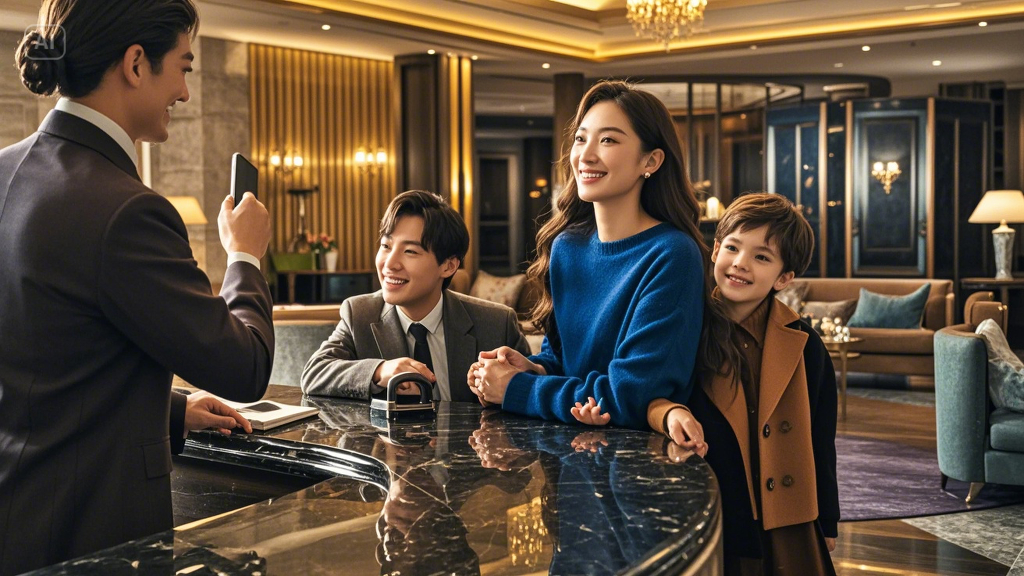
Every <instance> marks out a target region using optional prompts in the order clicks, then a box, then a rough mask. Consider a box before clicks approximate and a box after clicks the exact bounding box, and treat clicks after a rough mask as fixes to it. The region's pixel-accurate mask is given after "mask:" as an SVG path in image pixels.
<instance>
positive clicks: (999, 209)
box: [967, 190, 1024, 280]
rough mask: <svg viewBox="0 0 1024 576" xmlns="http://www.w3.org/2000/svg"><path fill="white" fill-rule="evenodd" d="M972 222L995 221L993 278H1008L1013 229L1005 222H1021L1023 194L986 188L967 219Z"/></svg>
mask: <svg viewBox="0 0 1024 576" xmlns="http://www.w3.org/2000/svg"><path fill="white" fill-rule="evenodd" d="M967 221H968V222H970V223H972V224H999V227H998V228H996V229H995V230H993V231H992V243H993V244H994V245H995V250H996V280H1012V279H1013V274H1012V273H1011V270H1012V269H1013V264H1012V262H1011V255H1012V254H1013V237H1014V234H1015V232H1014V230H1013V228H1010V227H1009V226H1007V225H1006V223H1007V222H1013V223H1017V222H1024V193H1022V192H1021V191H1020V190H989V191H988V192H985V195H984V196H983V197H982V198H981V202H979V203H978V207H977V208H975V209H974V212H972V213H971V217H970V218H968V219H967Z"/></svg>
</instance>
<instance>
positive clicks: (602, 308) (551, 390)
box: [502, 223, 704, 429]
mask: <svg viewBox="0 0 1024 576" xmlns="http://www.w3.org/2000/svg"><path fill="white" fill-rule="evenodd" d="M549 271H550V274H549V276H550V280H551V294H552V298H553V303H554V308H555V328H554V329H553V330H552V331H551V332H549V333H548V335H547V336H546V337H545V338H544V343H543V345H542V347H541V351H540V354H537V355H536V356H531V357H530V359H531V360H533V361H534V362H536V363H537V364H540V365H542V366H544V369H545V370H546V371H547V375H546V376H539V375H537V374H534V373H532V372H530V373H520V374H517V375H515V376H514V377H513V378H512V380H511V381H510V382H509V385H508V389H507V390H506V391H505V398H504V400H503V402H502V408H503V409H505V410H508V411H510V412H515V413H518V414H524V415H527V416H534V417H539V418H544V419H547V420H561V421H563V422H575V421H576V419H575V418H573V416H572V413H571V412H570V409H571V408H572V406H573V404H574V403H575V402H584V403H585V402H586V401H587V397H588V396H593V397H594V398H596V399H597V400H599V401H600V403H601V408H602V411H603V412H607V413H608V414H610V415H611V422H612V424H615V425H618V426H627V427H630V428H637V429H645V428H647V405H648V404H649V403H650V402H651V400H654V399H655V398H671V399H673V400H675V401H677V402H681V403H685V402H686V401H687V400H688V399H689V397H690V390H691V386H692V383H691V375H692V374H693V367H694V362H695V359H696V355H697V343H698V340H699V339H700V329H701V323H702V321H703V312H704V280H703V278H704V271H703V266H702V262H701V256H700V250H699V249H698V247H697V243H696V241H695V240H694V239H693V238H691V237H690V236H689V235H687V234H686V233H684V232H681V231H679V230H677V229H676V228H674V227H672V226H671V225H669V224H664V223H663V224H659V225H657V226H655V227H653V228H650V229H648V230H645V231H643V232H641V233H639V234H636V235H634V236H631V237H629V238H625V239H623V240H617V241H615V242H601V241H600V239H598V236H597V232H594V233H592V234H589V235H584V234H580V233H573V232H563V233H562V234H560V235H559V236H558V237H557V238H556V239H555V242H554V244H553V246H552V248H551V264H550V268H549Z"/></svg>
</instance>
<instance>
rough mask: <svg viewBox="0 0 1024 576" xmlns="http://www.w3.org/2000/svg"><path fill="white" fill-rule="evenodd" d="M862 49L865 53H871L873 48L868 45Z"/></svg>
mask: <svg viewBox="0 0 1024 576" xmlns="http://www.w3.org/2000/svg"><path fill="white" fill-rule="evenodd" d="M860 49H861V50H863V51H865V52H871V46H868V45H867V44H865V45H863V46H861V47H860Z"/></svg>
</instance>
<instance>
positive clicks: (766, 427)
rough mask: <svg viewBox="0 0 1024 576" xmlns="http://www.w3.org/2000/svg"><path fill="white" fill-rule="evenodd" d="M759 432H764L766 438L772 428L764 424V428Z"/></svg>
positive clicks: (770, 433)
mask: <svg viewBox="0 0 1024 576" xmlns="http://www.w3.org/2000/svg"><path fill="white" fill-rule="evenodd" d="M761 433H762V434H764V437H765V438H767V437H769V436H771V435H772V429H771V428H769V427H768V425H767V424H765V425H764V430H762V431H761Z"/></svg>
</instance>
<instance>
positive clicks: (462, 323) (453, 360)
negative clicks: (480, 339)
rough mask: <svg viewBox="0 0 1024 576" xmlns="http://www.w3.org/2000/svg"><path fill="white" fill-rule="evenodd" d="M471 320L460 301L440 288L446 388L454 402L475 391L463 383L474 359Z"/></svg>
mask: <svg viewBox="0 0 1024 576" xmlns="http://www.w3.org/2000/svg"><path fill="white" fill-rule="evenodd" d="M472 331H473V320H472V318H470V316H469V312H467V311H466V307H465V306H464V305H463V304H462V301H461V300H459V299H458V298H457V297H455V296H453V295H452V294H451V292H449V291H448V290H445V291H444V345H445V348H446V349H447V350H448V389H449V391H450V392H451V395H452V400H453V401H455V402H472V401H475V400H476V395H475V394H473V393H472V392H470V391H469V387H468V386H467V385H466V373H467V372H469V366H470V365H471V364H472V363H473V362H476V358H477V340H476V336H474V335H473V334H472Z"/></svg>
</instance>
